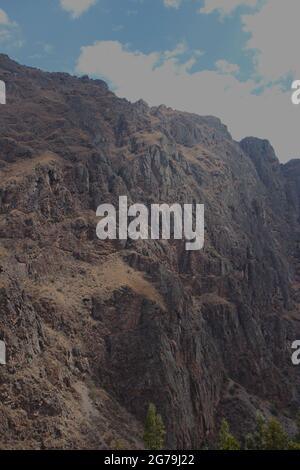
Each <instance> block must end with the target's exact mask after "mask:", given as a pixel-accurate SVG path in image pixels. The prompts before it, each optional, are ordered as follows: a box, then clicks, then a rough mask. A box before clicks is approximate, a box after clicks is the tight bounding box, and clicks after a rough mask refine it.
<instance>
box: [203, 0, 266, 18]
mask: <svg viewBox="0 0 300 470" xmlns="http://www.w3.org/2000/svg"><path fill="white" fill-rule="evenodd" d="M257 3H258V0H204V6H203V7H202V8H200V10H199V12H200V13H207V14H210V13H213V12H214V11H217V12H219V13H220V14H221V16H225V15H230V14H231V13H232V12H233V11H234V10H235V9H236V8H237V7H240V6H247V7H255V6H256V5H257Z"/></svg>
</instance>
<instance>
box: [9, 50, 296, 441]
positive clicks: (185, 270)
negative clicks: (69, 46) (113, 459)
mask: <svg viewBox="0 0 300 470" xmlns="http://www.w3.org/2000/svg"><path fill="white" fill-rule="evenodd" d="M0 79H1V80H4V81H5V82H6V86H7V105H5V106H0V129H1V131H0V335H1V338H0V339H4V340H5V342H6V346H7V366H0V416H1V423H2V425H1V428H0V447H1V448H37V449H39V448H120V447H126V448H128V447H129V448H142V447H143V444H142V428H143V421H144V418H145V413H146V409H147V407H148V404H149V402H154V403H155V404H156V405H157V407H158V409H159V411H160V413H161V414H162V415H163V419H164V421H165V423H166V426H167V447H168V448H179V449H185V448H193V449H195V448H200V446H201V445H202V444H203V443H204V442H206V441H209V440H212V439H214V437H215V433H216V430H217V429H218V424H219V421H220V419H221V417H222V416H226V417H227V418H228V420H229V421H230V423H231V426H232V429H233V431H234V432H235V433H237V434H238V435H239V434H240V435H245V434H246V433H247V432H249V431H250V430H251V428H252V427H253V425H254V422H255V414H256V411H257V410H261V411H262V412H263V413H265V414H271V413H276V414H277V415H278V416H279V418H280V419H281V420H282V421H283V422H284V424H285V425H286V426H287V428H291V420H290V418H291V417H292V416H293V414H294V413H295V411H296V410H297V408H298V407H299V405H300V395H299V392H300V382H299V371H298V369H297V367H295V366H293V365H292V364H291V359H290V358H291V342H292V341H293V340H295V339H299V338H300V323H299V320H300V309H299V304H300V226H299V221H300V212H299V209H300V204H299V201H300V189H299V188H300V184H299V183H300V161H299V160H293V161H291V162H289V163H287V164H286V165H281V164H280V163H279V161H278V160H277V158H276V156H275V154H274V151H273V149H272V147H271V145H270V144H269V143H268V142H266V141H261V140H259V139H254V138H247V139H244V140H243V141H242V142H241V143H237V142H234V141H233V140H232V138H231V136H230V134H229V133H228V131H227V129H226V127H225V126H224V125H223V124H222V123H221V122H220V121H219V120H218V119H216V118H213V117H200V116H196V115H191V114H187V113H182V112H178V111H174V110H172V109H169V108H166V107H164V106H160V107H158V108H150V107H148V105H147V104H146V103H144V102H143V101H139V102H137V103H135V104H131V103H129V102H128V101H126V100H124V99H119V98H117V97H116V96H115V95H114V94H113V93H111V92H110V91H109V90H108V87H107V86H106V84H105V83H104V82H102V81H101V80H94V81H93V80H89V79H88V78H86V77H84V78H82V79H78V78H75V77H71V76H69V75H67V74H62V73H53V74H50V73H46V72H41V71H39V70H35V69H30V68H27V67H23V66H20V65H18V64H16V63H15V62H13V61H11V60H10V59H9V58H8V57H7V56H4V55H0ZM120 195H127V196H128V198H129V202H142V203H144V204H151V203H161V202H166V203H174V202H178V203H181V204H182V203H192V202H197V203H204V204H205V218H206V239H205V248H204V250H202V251H199V252H188V251H185V244H184V241H176V242H174V241H170V242H166V241H151V240H148V241H139V242H132V241H128V242H127V243H124V242H120V241H116V242H110V241H102V242H101V241H99V240H98V239H97V238H96V232H95V228H96V224H97V219H96V216H95V210H96V208H97V206H98V205H99V204H101V203H107V202H111V203H114V204H116V205H117V203H118V197H119V196H120Z"/></svg>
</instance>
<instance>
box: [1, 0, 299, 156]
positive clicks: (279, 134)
mask: <svg viewBox="0 0 300 470" xmlns="http://www.w3.org/2000/svg"><path fill="white" fill-rule="evenodd" d="M299 22H300V2H299V0H284V1H283V0H26V1H24V0H0V51H1V52H3V53H6V54H8V55H9V56H10V57H11V58H13V59H15V60H17V61H18V62H20V63H22V64H25V65H30V66H33V67H38V68H41V69H43V70H49V71H64V72H69V73H71V74H74V75H86V74H88V75H89V76H90V77H95V78H98V77H99V78H102V79H104V80H106V81H107V82H108V84H109V86H110V87H111V89H112V90H113V91H114V92H115V93H116V94H117V95H118V96H120V97H125V98H127V99H129V100H130V101H137V100H139V99H141V98H142V99H144V100H145V101H147V102H148V103H149V105H152V106H156V105H159V104H165V105H167V106H170V107H172V108H175V109H179V110H183V111H189V112H194V113H197V114H200V115H215V116H217V117H219V118H221V119H222V121H223V122H224V123H225V124H226V125H227V126H228V128H229V131H230V132H231V134H232V136H233V138H234V139H236V140H240V139H242V138H243V137H245V136H249V135H252V136H256V137H260V138H266V139H268V140H270V142H271V143H272V145H273V146H274V148H275V151H276V153H277V155H278V157H279V158H280V160H281V161H283V162H285V161H288V160H290V159H291V158H299V157H300V145H299V139H298V135H299V124H300V105H299V106H296V105H293V104H292V101H291V95H292V91H291V84H292V82H293V80H296V79H300V55H299V53H298V48H299V47H298V44H299V45H300V27H299V24H298V23H299Z"/></svg>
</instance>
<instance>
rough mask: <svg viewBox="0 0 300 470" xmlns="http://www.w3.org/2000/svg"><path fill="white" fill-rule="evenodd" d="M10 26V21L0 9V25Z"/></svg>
mask: <svg viewBox="0 0 300 470" xmlns="http://www.w3.org/2000/svg"><path fill="white" fill-rule="evenodd" d="M10 24H12V23H11V21H10V19H9V18H8V16H7V14H6V13H5V11H4V10H2V8H0V25H1V26H2V25H6V26H8V25H10Z"/></svg>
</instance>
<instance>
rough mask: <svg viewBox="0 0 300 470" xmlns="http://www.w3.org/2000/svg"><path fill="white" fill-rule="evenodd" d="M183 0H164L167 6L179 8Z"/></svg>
mask: <svg viewBox="0 0 300 470" xmlns="http://www.w3.org/2000/svg"><path fill="white" fill-rule="evenodd" d="M181 3H182V0H164V5H165V6H166V7H167V8H179V7H180V5H181Z"/></svg>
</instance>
